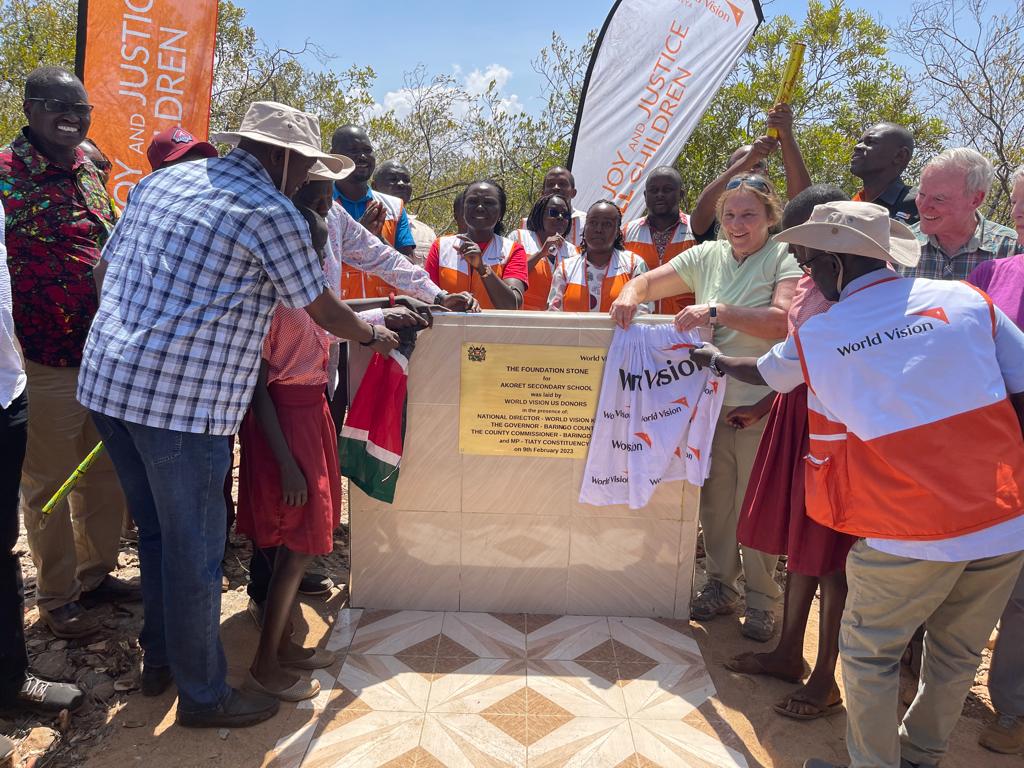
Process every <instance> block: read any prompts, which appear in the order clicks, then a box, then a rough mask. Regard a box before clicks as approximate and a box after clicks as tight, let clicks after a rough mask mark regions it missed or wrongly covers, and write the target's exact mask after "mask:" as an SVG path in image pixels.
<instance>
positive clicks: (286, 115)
mask: <svg viewBox="0 0 1024 768" xmlns="http://www.w3.org/2000/svg"><path fill="white" fill-rule="evenodd" d="M242 139H251V140H252V141H258V142H260V143H261V144H272V145H273V146H275V147H284V148H285V149H290V150H291V151H293V152H297V153H299V154H300V155H302V156H303V157H312V158H316V160H317V161H318V162H317V164H316V165H314V166H313V168H312V170H311V171H310V174H311V175H312V174H316V177H317V178H320V179H330V180H338V179H343V178H345V177H346V176H348V175H349V174H350V173H352V170H353V169H354V168H355V163H353V162H352V161H351V160H350V159H349V158H347V157H345V156H344V155H332V154H330V153H328V152H324V151H323V150H322V149H321V148H320V147H321V146H322V145H321V142H320V121H319V120H317V118H316V116H315V115H311V114H309V113H307V112H302V111H301V110H298V109H295V108H294V107H289V106H288V105H287V104H279V103H278V102H276V101H254V102H253V103H252V104H250V105H249V109H248V110H246V112H245V117H243V118H242V124H241V126H239V128H238V130H237V131H225V132H223V133H214V134H212V135H211V136H210V141H220V142H223V143H225V144H232V145H235V144H238V142H239V141H241V140H242Z"/></svg>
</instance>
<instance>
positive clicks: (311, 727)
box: [264, 717, 320, 768]
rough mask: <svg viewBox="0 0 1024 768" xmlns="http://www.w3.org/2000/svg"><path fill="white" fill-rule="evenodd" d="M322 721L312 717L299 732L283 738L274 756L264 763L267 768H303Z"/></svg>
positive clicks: (274, 750)
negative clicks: (303, 761)
mask: <svg viewBox="0 0 1024 768" xmlns="http://www.w3.org/2000/svg"><path fill="white" fill-rule="evenodd" d="M319 725H320V721H319V720H318V719H317V718H316V717H311V718H310V719H309V721H308V722H307V723H306V724H305V725H303V726H301V727H300V728H299V729H298V730H296V731H294V732H292V733H290V734H288V735H287V736H282V737H281V738H280V739H278V741H277V743H276V744H275V745H274V749H273V753H272V756H271V758H270V759H269V760H266V761H265V762H264V766H265V767H266V768H301V766H302V760H303V758H304V757H305V756H306V752H307V751H308V750H309V744H310V742H311V741H312V740H313V734H314V733H316V729H317V727H318V726H319Z"/></svg>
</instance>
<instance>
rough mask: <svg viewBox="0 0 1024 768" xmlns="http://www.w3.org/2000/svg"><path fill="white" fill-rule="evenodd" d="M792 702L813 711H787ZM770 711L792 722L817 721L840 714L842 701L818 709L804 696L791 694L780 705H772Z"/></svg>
mask: <svg viewBox="0 0 1024 768" xmlns="http://www.w3.org/2000/svg"><path fill="white" fill-rule="evenodd" d="M793 702H797V703H799V704H809V705H811V706H812V707H814V711H813V712H811V713H809V714H803V713H797V712H793V711H791V710H790V709H789V706H788V705H790V704H792V703H793ZM772 709H774V710H775V711H776V712H778V713H779V714H780V715H782V716H783V717H788V718H791V719H792V720H818V719H820V718H822V717H831V716H832V715H837V714H839V713H840V712H842V711H843V700H842V699H840V700H839V701H836V702H833V703H831V704H827V705H825V706H824V707H819V706H818V705H817V704H815V703H814V702H813V701H811V700H810V699H808V698H806V697H805V696H802V695H800V694H799V693H792V694H790V695H789V696H787V697H786V698H785V699H783V700H782V703H781V704H776V705H774V706H773V707H772Z"/></svg>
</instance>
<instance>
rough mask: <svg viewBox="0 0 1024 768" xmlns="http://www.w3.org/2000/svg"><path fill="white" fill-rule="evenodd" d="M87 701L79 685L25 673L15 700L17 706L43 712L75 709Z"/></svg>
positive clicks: (49, 712)
mask: <svg viewBox="0 0 1024 768" xmlns="http://www.w3.org/2000/svg"><path fill="white" fill-rule="evenodd" d="M83 701H85V694H84V693H82V689H81V688H79V687H78V686H77V685H71V684H70V683H51V682H50V681H49V680H41V679H39V678H38V677H36V676H35V675H33V674H27V675H25V682H24V683H22V686H21V690H20V691H18V695H17V697H16V698H15V700H14V703H15V705H16V706H19V707H24V708H25V709H31V710H34V711H36V712H42V713H47V714H51V713H57V712H60V711H61V710H62V709H67V710H69V711H73V710H76V709H78V707H80V706H81V705H82V702H83Z"/></svg>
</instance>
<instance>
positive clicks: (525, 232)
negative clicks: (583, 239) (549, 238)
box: [510, 228, 580, 312]
mask: <svg viewBox="0 0 1024 768" xmlns="http://www.w3.org/2000/svg"><path fill="white" fill-rule="evenodd" d="M510 239H511V240H512V241H513V242H516V243H519V244H520V245H521V246H523V250H524V251H526V256H527V258H533V256H535V255H536V254H537V251H539V250H540V248H541V246H542V245H544V242H543V241H542V240H541V238H540V235H538V234H537V233H536V232H533V231H531V230H529V229H525V228H524V229H517V230H516V231H515V232H513V233H512V235H511V236H510ZM579 253H580V252H579V250H578V249H577V248H576V246H575V245H573V244H572V243H570V242H569V241H568V239H567V240H566V241H565V242H564V243H563V244H562V247H561V248H559V249H558V253H556V254H555V263H554V265H552V264H551V260H550V259H549V258H548V257H547V256H544V257H543V258H541V259H538V260H537V263H536V264H534V265H533V268H532V269H531V270H530V287H529V288H528V289H527V291H526V295H525V296H523V309H529V310H532V311H534V312H544V311H546V310H547V308H548V294H550V293H551V270H552V268H554V269H558V267H559V265H560V264H561V263H562V261H563V260H565V259H567V258H569V257H570V256H578V255H579Z"/></svg>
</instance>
